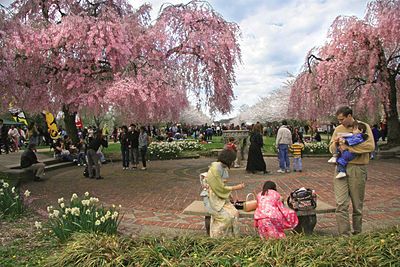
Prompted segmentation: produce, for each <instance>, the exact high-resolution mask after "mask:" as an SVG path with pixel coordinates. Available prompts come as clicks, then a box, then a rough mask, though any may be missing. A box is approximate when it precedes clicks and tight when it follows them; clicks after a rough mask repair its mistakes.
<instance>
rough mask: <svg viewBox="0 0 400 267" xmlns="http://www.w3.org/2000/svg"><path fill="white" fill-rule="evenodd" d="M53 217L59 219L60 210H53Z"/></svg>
mask: <svg viewBox="0 0 400 267" xmlns="http://www.w3.org/2000/svg"><path fill="white" fill-rule="evenodd" d="M53 215H54V217H56V218H58V215H60V211H59V210H53Z"/></svg>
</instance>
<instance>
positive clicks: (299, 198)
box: [287, 187, 317, 211]
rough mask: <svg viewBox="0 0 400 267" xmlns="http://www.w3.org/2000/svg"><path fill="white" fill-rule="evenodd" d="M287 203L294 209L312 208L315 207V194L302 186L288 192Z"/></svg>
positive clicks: (306, 209)
mask: <svg viewBox="0 0 400 267" xmlns="http://www.w3.org/2000/svg"><path fill="white" fill-rule="evenodd" d="M287 204H288V206H289V208H291V209H293V210H295V211H308V210H314V209H315V208H316V207H317V195H316V193H315V191H314V190H312V189H309V188H304V187H302V188H299V189H296V190H294V191H293V192H291V193H290V195H289V197H288V198H287Z"/></svg>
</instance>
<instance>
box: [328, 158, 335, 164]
mask: <svg viewBox="0 0 400 267" xmlns="http://www.w3.org/2000/svg"><path fill="white" fill-rule="evenodd" d="M328 163H332V164H335V163H336V157H331V158H330V159H329V160H328Z"/></svg>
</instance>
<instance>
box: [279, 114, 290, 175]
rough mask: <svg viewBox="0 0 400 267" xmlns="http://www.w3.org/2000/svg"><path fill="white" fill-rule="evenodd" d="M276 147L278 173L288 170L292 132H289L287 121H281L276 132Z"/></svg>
mask: <svg viewBox="0 0 400 267" xmlns="http://www.w3.org/2000/svg"><path fill="white" fill-rule="evenodd" d="M275 143H276V147H277V149H278V158H279V170H278V171H277V172H278V173H285V172H290V161H289V146H290V145H292V133H291V132H290V130H289V128H288V126H287V121H286V120H283V121H282V126H281V127H279V130H278V133H277V134H276V142H275Z"/></svg>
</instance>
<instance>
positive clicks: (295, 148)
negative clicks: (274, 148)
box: [290, 143, 304, 158]
mask: <svg viewBox="0 0 400 267" xmlns="http://www.w3.org/2000/svg"><path fill="white" fill-rule="evenodd" d="M303 149H304V145H303V144H300V143H294V144H293V145H291V146H290V150H291V151H292V153H293V157H294V158H301V152H302V150H303Z"/></svg>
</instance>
